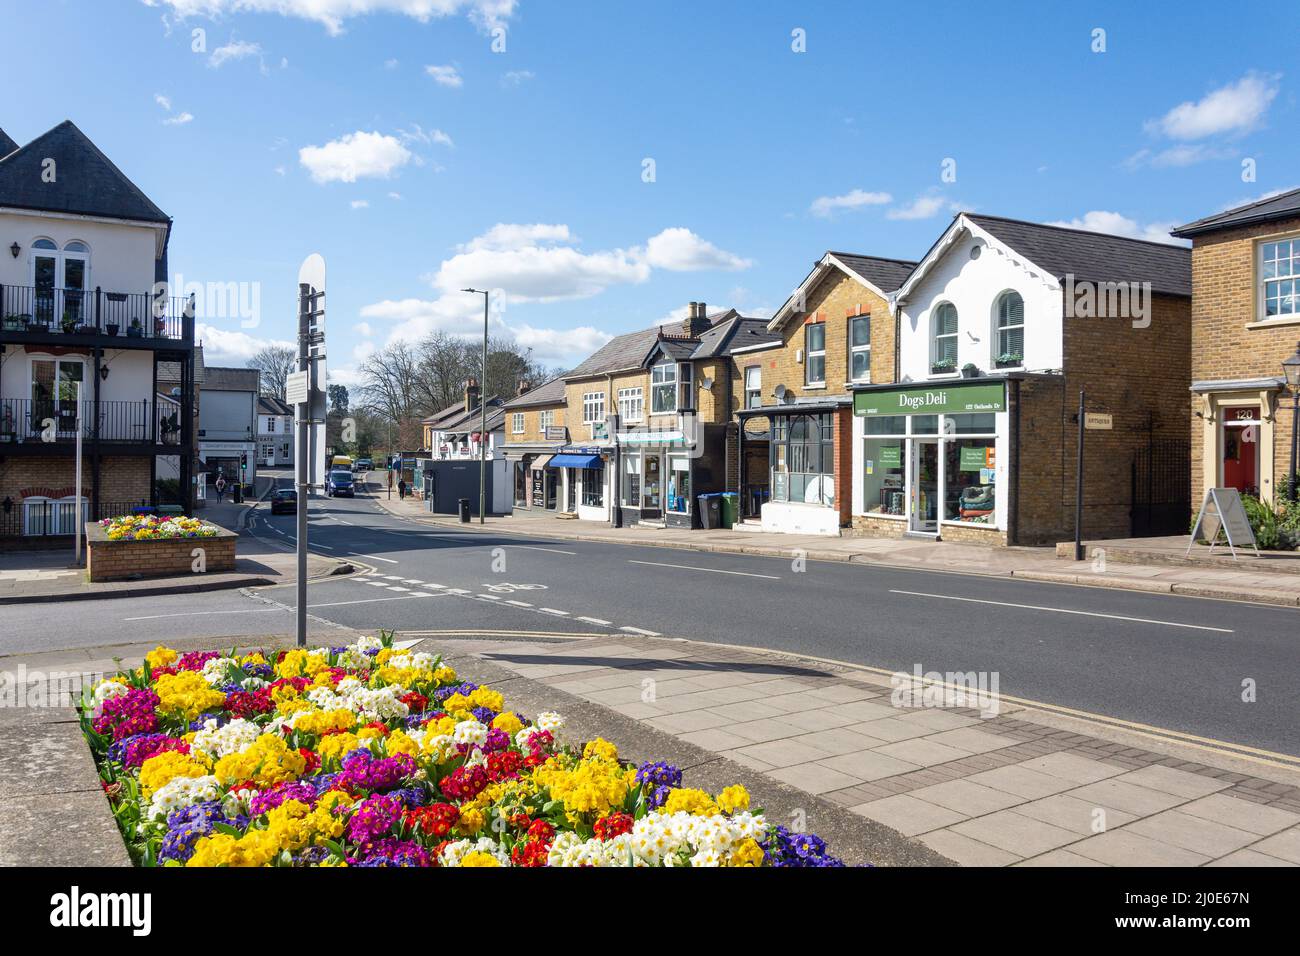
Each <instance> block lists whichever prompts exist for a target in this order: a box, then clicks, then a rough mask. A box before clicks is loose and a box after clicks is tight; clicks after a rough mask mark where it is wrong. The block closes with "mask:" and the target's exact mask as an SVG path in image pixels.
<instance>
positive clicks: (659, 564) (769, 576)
mask: <svg viewBox="0 0 1300 956" xmlns="http://www.w3.org/2000/svg"><path fill="white" fill-rule="evenodd" d="M627 563H628V564H649V565H652V566H653V567H656V568H679V569H681V570H682V571H709V572H711V573H712V574H738V575H740V576H741V577H746V578H767V579H768V580H769V581H780V580H781V575H779V574H754V573H753V572H752V571H724V570H722V569H721V568H697V567H695V566H693V565H690V564H664V563H663V562H660V561H633V560H631V559H629V560H628V562H627Z"/></svg>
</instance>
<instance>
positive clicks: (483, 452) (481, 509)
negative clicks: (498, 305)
mask: <svg viewBox="0 0 1300 956" xmlns="http://www.w3.org/2000/svg"><path fill="white" fill-rule="evenodd" d="M460 291H461V292H469V293H471V294H473V295H481V296H482V297H483V374H482V377H481V378H480V380H479V393H478V407H479V412H480V414H479V426H478V523H479V524H483V523H484V520H483V516H484V515H485V514H487V437H488V436H487V352H488V299H489V297H490V293H489V292H487V291H485V290H483V289H461V290H460Z"/></svg>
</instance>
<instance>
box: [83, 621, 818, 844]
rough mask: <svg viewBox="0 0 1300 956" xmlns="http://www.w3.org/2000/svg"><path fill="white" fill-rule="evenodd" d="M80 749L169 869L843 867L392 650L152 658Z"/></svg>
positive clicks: (669, 778)
mask: <svg viewBox="0 0 1300 956" xmlns="http://www.w3.org/2000/svg"><path fill="white" fill-rule="evenodd" d="M79 709H80V711H81V725H82V730H83V731H84V733H85V735H86V739H87V740H88V741H89V743H90V746H91V749H92V751H93V752H94V755H95V760H96V763H97V764H98V767H99V771H100V775H101V777H102V779H103V786H104V790H105V792H106V793H107V794H108V798H109V800H110V801H111V803H112V806H113V813H114V815H115V817H116V818H117V821H118V824H119V825H120V827H121V829H122V834H123V837H124V839H125V840H126V844H127V848H128V849H129V851H130V853H131V856H132V858H133V859H134V860H135V861H136V862H137V863H138V864H141V865H145V866H153V865H169V866H179V865H184V866H473V867H500V866H840V865H842V864H841V863H840V862H839V861H838V860H836V859H834V858H833V857H831V856H828V855H827V853H826V847H825V844H824V843H823V842H822V841H821V840H819V839H818V838H817V837H815V836H813V835H811V834H796V833H791V832H790V831H789V830H787V829H786V828H785V827H782V826H778V825H775V824H773V823H770V822H769V821H767V820H766V819H764V817H763V814H762V811H761V810H758V809H753V808H751V807H750V806H749V794H748V793H747V792H746V791H745V789H744V788H743V787H739V786H732V787H727V788H726V789H724V790H723V791H722V792H721V793H719V794H716V795H711V794H709V793H706V792H704V791H702V790H694V789H690V788H686V787H682V786H681V782H682V774H681V771H680V770H678V769H676V768H675V767H671V766H669V765H668V764H665V763H646V764H643V765H642V766H641V767H639V768H638V767H636V766H633V765H631V764H627V763H624V762H622V761H621V760H620V759H619V757H618V753H617V751H616V749H615V747H614V745H613V744H611V743H609V742H608V741H605V740H601V739H599V738H598V739H596V740H592V741H589V742H587V743H586V744H585V745H584V746H582V747H571V746H567V745H564V744H561V743H560V741H559V739H558V731H559V730H560V728H561V727H562V726H563V719H562V718H561V717H560V716H559V715H558V714H552V713H542V714H537V715H536V716H535V717H534V718H533V719H532V720H527V719H525V718H524V717H522V716H521V715H519V714H516V713H514V712H512V711H511V710H509V709H507V706H506V703H505V701H504V700H503V699H502V697H501V695H500V694H499V693H497V692H496V691H494V690H492V689H491V688H489V687H486V686H480V685H477V684H473V683H470V682H465V681H460V680H459V679H458V678H457V676H456V674H455V672H454V671H453V670H452V669H451V668H449V667H446V666H445V665H443V664H442V663H441V660H440V659H439V658H438V657H436V656H433V655H430V654H424V653H411V652H409V651H401V650H395V649H394V648H393V647H392V646H391V641H390V639H389V637H388V636H387V635H385V636H384V637H382V638H362V639H361V640H359V641H358V642H357V643H355V644H352V645H349V646H348V647H344V648H333V649H328V650H326V649H320V650H313V651H306V650H291V651H281V652H278V653H276V654H273V655H271V656H270V657H267V656H265V655H263V654H261V653H250V654H244V655H242V656H238V657H234V656H223V655H221V654H219V653H217V652H215V651H213V652H192V653H187V654H177V653H176V652H175V651H172V650H169V649H167V648H163V647H159V648H157V649H156V650H154V651H152V652H150V654H149V655H148V658H147V660H146V663H145V665H144V666H143V667H141V668H139V669H136V670H134V671H130V672H126V673H122V674H119V675H117V676H115V677H112V678H109V679H108V680H105V681H102V682H101V683H100V684H98V685H97V686H95V687H93V688H88V689H87V690H86V691H85V693H84V695H83V697H82V700H81V702H80V705H79Z"/></svg>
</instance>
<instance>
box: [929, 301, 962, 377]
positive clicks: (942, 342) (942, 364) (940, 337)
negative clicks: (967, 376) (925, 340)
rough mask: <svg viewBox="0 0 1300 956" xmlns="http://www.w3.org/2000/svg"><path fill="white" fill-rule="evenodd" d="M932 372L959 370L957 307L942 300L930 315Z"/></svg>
mask: <svg viewBox="0 0 1300 956" xmlns="http://www.w3.org/2000/svg"><path fill="white" fill-rule="evenodd" d="M930 338H931V350H930V355H931V358H930V361H931V369H930V370H931V371H932V372H938V373H943V372H955V371H957V307H956V306H955V305H953V304H952V303H951V302H940V303H939V304H938V305H936V306H935V307H934V311H933V313H932V314H931V317H930Z"/></svg>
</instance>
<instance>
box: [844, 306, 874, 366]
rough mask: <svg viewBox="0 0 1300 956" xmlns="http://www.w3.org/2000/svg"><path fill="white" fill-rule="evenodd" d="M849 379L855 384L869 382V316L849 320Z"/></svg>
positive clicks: (857, 316)
mask: <svg viewBox="0 0 1300 956" xmlns="http://www.w3.org/2000/svg"><path fill="white" fill-rule="evenodd" d="M849 377H850V378H851V379H852V380H853V381H855V382H869V381H871V316H870V315H855V316H854V317H853V318H851V319H849Z"/></svg>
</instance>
